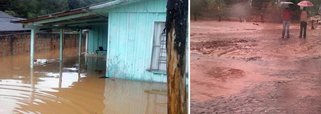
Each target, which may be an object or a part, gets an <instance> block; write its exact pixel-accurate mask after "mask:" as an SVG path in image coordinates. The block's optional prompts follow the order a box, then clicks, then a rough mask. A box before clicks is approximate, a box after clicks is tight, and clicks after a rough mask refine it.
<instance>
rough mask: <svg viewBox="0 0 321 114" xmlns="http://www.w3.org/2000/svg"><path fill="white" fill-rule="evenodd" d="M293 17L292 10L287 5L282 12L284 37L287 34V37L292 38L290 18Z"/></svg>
mask: <svg viewBox="0 0 321 114" xmlns="http://www.w3.org/2000/svg"><path fill="white" fill-rule="evenodd" d="M291 17H292V11H291V10H290V8H289V7H286V8H285V9H284V10H283V12H282V19H283V30H282V38H284V36H285V35H286V38H290V20H291Z"/></svg>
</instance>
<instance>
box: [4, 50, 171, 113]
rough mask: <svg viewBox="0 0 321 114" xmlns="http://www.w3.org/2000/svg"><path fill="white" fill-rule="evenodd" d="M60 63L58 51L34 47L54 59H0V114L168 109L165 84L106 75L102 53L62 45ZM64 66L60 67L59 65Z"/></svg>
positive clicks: (157, 110)
mask: <svg viewBox="0 0 321 114" xmlns="http://www.w3.org/2000/svg"><path fill="white" fill-rule="evenodd" d="M64 52H65V54H64V62H63V64H62V68H60V64H59V59H58V58H59V51H58V50H53V51H47V52H39V53H38V52H37V53H36V58H37V59H40V58H41V59H48V60H52V61H50V62H49V63H46V64H40V65H36V66H35V68H34V69H33V70H31V69H30V68H29V60H30V59H29V57H28V54H22V55H15V56H6V57H1V58H0V72H1V74H0V113H1V114H54V113H59V114H127V113H132V114H143V113H146V114H152V113H158V114H166V110H167V108H166V106H167V97H166V84H163V83H152V82H143V81H130V80H121V79H113V78H100V77H101V76H104V73H105V72H104V71H102V69H103V70H104V69H105V67H101V66H106V65H105V62H106V61H105V60H104V59H102V58H94V57H87V58H86V59H85V58H82V61H81V67H80V70H79V69H78V67H75V66H77V64H78V56H77V49H66V50H65V51H64ZM60 69H62V70H60Z"/></svg>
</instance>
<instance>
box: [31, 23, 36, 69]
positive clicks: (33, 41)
mask: <svg viewBox="0 0 321 114" xmlns="http://www.w3.org/2000/svg"><path fill="white" fill-rule="evenodd" d="M35 34H36V30H35V29H31V34H30V68H33V63H34V52H35Z"/></svg>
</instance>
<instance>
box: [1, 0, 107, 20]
mask: <svg viewBox="0 0 321 114" xmlns="http://www.w3.org/2000/svg"><path fill="white" fill-rule="evenodd" d="M106 1H110V0H0V11H4V12H7V13H8V14H10V15H13V16H18V17H22V18H32V17H36V16H40V15H46V14H50V13H54V12H60V11H64V10H69V9H75V8H80V7H85V6H89V5H92V4H96V3H100V2H106Z"/></svg>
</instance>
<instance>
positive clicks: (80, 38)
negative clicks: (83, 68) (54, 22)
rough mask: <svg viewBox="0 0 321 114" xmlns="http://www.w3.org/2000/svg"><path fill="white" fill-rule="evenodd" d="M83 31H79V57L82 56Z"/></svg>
mask: <svg viewBox="0 0 321 114" xmlns="http://www.w3.org/2000/svg"><path fill="white" fill-rule="evenodd" d="M81 40H82V29H80V30H79V44H78V56H79V57H80V56H81Z"/></svg>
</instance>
